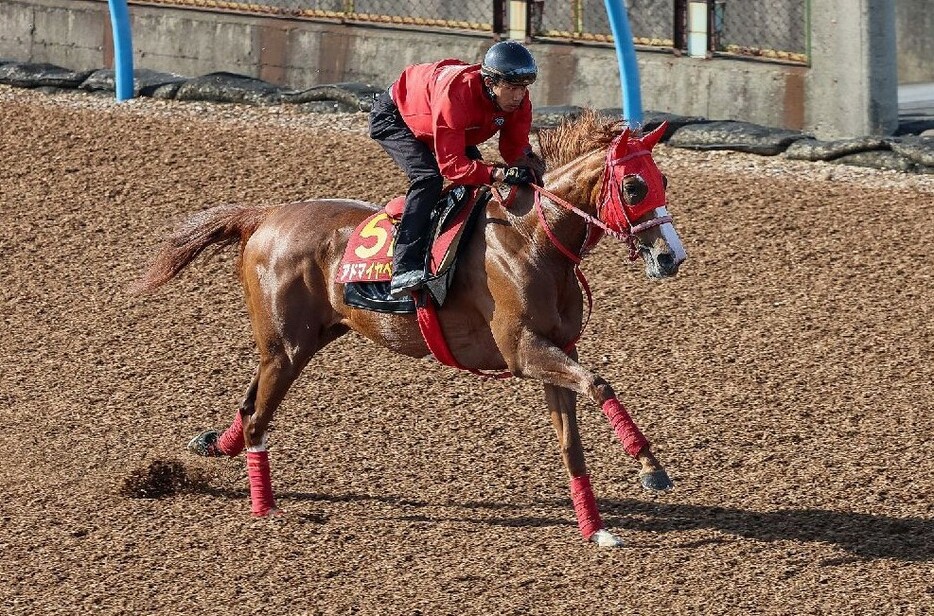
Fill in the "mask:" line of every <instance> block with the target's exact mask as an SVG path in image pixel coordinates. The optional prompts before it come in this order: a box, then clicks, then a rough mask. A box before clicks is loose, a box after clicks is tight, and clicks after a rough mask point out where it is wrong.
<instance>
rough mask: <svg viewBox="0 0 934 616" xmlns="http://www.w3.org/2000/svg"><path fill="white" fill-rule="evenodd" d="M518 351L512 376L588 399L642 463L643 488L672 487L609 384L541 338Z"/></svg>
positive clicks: (530, 336) (526, 341)
mask: <svg viewBox="0 0 934 616" xmlns="http://www.w3.org/2000/svg"><path fill="white" fill-rule="evenodd" d="M517 351H518V352H517V356H516V358H515V360H514V361H513V362H510V370H511V371H512V372H513V374H516V375H518V376H522V377H529V378H537V379H540V380H542V381H544V382H545V383H549V384H552V385H556V386H558V387H564V388H567V389H570V390H572V391H575V392H577V393H579V394H583V395H586V396H588V397H589V398H590V399H591V400H593V401H594V402H595V403H596V404H597V405H599V406H600V407H601V408H602V409H603V413H604V415H606V418H607V419H608V420H609V422H610V425H611V426H612V427H613V431H614V432H615V433H616V436H617V438H619V440H620V442H621V443H622V445H623V448H624V449H625V450H626V452H627V453H628V454H629V455H631V456H633V457H634V458H636V459H637V460H638V461H639V462H640V463H641V465H642V469H641V471H640V473H639V477H640V481H641V483H642V486H643V487H644V488H646V489H648V490H655V491H665V490H668V489H670V488H671V487H672V484H671V480H670V479H669V478H668V475H667V473H666V472H665V470H664V468H663V467H662V465H661V464H660V463H659V462H658V459H657V458H656V457H655V455H654V454H653V453H652V448H651V446H650V444H649V441H648V439H646V438H645V436H644V435H643V434H642V432H641V431H640V430H639V428H638V427H637V426H636V424H635V422H634V421H633V420H632V418H631V417H630V416H629V413H628V412H627V411H626V409H625V408H624V407H623V405H622V404H621V403H620V402H619V400H618V399H617V398H616V393H615V392H614V391H613V388H612V387H610V384H609V383H607V382H606V381H605V380H604V379H602V378H601V377H598V376H596V375H595V374H593V373H591V372H590V371H588V370H586V369H584V368H583V367H582V366H581V365H580V364H578V363H577V361H575V360H574V359H573V358H572V357H569V356H568V355H567V354H566V353H565V352H564V351H562V350H561V349H559V348H558V347H556V346H555V345H554V344H552V343H551V342H549V341H548V340H545V339H544V338H541V337H539V336H536V335H533V334H528V335H527V336H524V337H522V338H520V344H519V347H518V349H517Z"/></svg>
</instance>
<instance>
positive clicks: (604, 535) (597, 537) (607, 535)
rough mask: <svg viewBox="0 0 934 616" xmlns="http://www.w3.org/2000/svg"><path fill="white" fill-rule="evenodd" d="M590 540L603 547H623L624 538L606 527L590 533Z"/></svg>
mask: <svg viewBox="0 0 934 616" xmlns="http://www.w3.org/2000/svg"><path fill="white" fill-rule="evenodd" d="M590 542H591V543H596V544H597V545H599V546H600V547H601V548H621V547H623V540H622V539H620V538H619V537H617V536H616V535H614V534H613V533H611V532H610V531H608V530H607V529H605V528H601V529H600V530H598V531H597V532H595V533H594V534H592V535H590Z"/></svg>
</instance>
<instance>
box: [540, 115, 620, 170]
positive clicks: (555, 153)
mask: <svg viewBox="0 0 934 616" xmlns="http://www.w3.org/2000/svg"><path fill="white" fill-rule="evenodd" d="M624 128H625V124H624V123H623V122H622V121H621V120H614V119H612V118H607V117H606V116H601V115H600V114H599V112H597V111H596V110H595V109H587V110H585V111H584V112H583V113H582V114H581V115H580V116H579V117H578V118H576V119H570V120H568V119H565V120H563V121H562V122H561V124H560V125H559V126H556V127H555V128H546V129H543V130H541V131H539V133H538V145H539V149H540V150H541V152H542V158H544V159H545V160H546V161H547V162H548V167H549V168H550V169H554V168H555V167H560V166H561V165H563V164H565V163H568V162H571V161H572V160H574V159H575V158H577V157H578V156H580V155H581V154H586V153H588V152H592V151H594V150H596V149H598V148H599V149H604V148H606V147H607V146H609V145H610V143H611V142H612V141H613V139H615V138H616V136H617V135H619V134H620V133H621V132H622V131H623V129H624Z"/></svg>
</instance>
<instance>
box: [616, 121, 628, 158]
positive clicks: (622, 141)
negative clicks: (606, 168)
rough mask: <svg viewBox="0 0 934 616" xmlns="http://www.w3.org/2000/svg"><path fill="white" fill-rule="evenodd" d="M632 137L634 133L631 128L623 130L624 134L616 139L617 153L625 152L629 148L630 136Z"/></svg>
mask: <svg viewBox="0 0 934 616" xmlns="http://www.w3.org/2000/svg"><path fill="white" fill-rule="evenodd" d="M630 135H632V131H631V130H629V127H628V126H627V127H626V128H624V129H623V132H621V133H620V134H619V137H617V138H616V146H615V148H614V149H615V150H616V152H617V153H622V152H625V151H626V149H627V148H628V147H629V136H630Z"/></svg>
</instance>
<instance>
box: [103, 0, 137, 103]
mask: <svg viewBox="0 0 934 616" xmlns="http://www.w3.org/2000/svg"><path fill="white" fill-rule="evenodd" d="M107 1H108V4H110V24H111V26H112V27H113V33H114V77H115V79H116V87H115V89H116V93H117V100H118V101H125V100H129V99H131V98H133V35H132V34H131V33H130V13H129V10H128V9H127V5H126V0H107Z"/></svg>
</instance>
